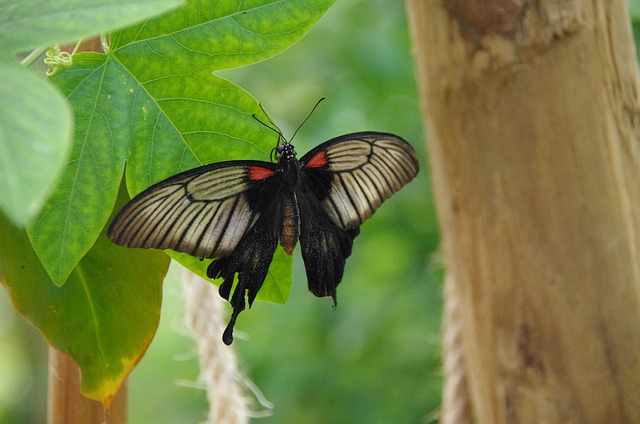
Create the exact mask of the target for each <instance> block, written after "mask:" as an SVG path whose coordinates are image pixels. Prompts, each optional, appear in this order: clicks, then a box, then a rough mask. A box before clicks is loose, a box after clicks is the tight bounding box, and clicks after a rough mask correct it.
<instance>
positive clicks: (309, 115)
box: [290, 97, 326, 141]
mask: <svg viewBox="0 0 640 424" xmlns="http://www.w3.org/2000/svg"><path fill="white" fill-rule="evenodd" d="M324 99H326V97H322V98H321V99H320V100H318V101H317V102H316V105H315V106H314V107H313V109H311V112H309V114H308V115H307V117H306V118H304V121H302V123H301V124H300V125H299V126H298V128H297V129H296V130H295V131H294V132H293V135H292V136H291V139H290V141H293V139H294V137H295V136H296V134H298V131H300V128H302V126H303V125H304V124H305V122H307V120H309V118H311V115H313V112H315V110H316V109H317V107H318V105H319V104H320V103H322V101H323V100H324Z"/></svg>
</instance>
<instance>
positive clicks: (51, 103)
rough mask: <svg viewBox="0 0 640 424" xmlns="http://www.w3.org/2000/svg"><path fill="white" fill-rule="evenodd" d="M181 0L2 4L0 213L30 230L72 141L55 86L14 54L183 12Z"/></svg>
mask: <svg viewBox="0 0 640 424" xmlns="http://www.w3.org/2000/svg"><path fill="white" fill-rule="evenodd" d="M177 4H178V1H177V0H146V1H144V0H143V1H141V2H136V3H135V4H130V2H128V1H126V0H117V1H113V2H110V3H109V4H107V5H105V4H104V2H100V1H96V0H93V1H84V0H65V1H56V2H50V1H42V0H23V1H20V2H15V1H3V2H0V75H2V84H0V99H2V103H1V104H0V105H1V106H2V108H1V109H0V110H1V111H2V113H0V187H2V188H3V196H1V197H0V211H2V212H3V213H4V214H6V215H7V216H8V217H9V219H10V220H11V221H13V223H14V224H16V225H20V226H22V225H24V224H25V223H27V222H28V221H29V219H30V218H32V217H33V216H34V215H35V214H36V213H37V212H38V210H39V209H40V207H41V206H42V204H43V202H44V200H45V198H46V197H47V195H48V194H49V193H50V191H51V189H52V188H53V186H54V183H55V181H56V178H55V177H56V176H57V175H59V174H60V172H61V170H62V167H63V165H64V161H65V159H66V156H67V152H68V150H69V143H70V141H71V126H72V117H71V110H70V108H69V106H68V105H67V103H66V102H65V101H64V99H63V98H62V97H61V95H60V93H58V92H57V91H56V90H55V89H54V88H53V87H52V86H51V85H49V84H47V83H46V82H45V81H44V80H43V79H42V78H39V77H37V76H36V75H35V74H33V73H32V72H30V71H28V70H26V69H25V68H24V67H21V66H19V65H18V64H17V63H16V61H15V59H14V57H13V55H14V54H15V53H17V52H22V51H25V50H28V49H33V48H37V47H42V46H46V45H52V44H54V43H63V42H69V41H72V40H77V39H79V38H81V37H85V36H88V35H91V34H95V33H97V32H101V31H106V30H108V29H110V28H114V27H118V26H122V25H125V24H129V23H132V22H135V21H139V20H140V19H142V18H145V17H148V16H151V15H155V14H158V13H160V12H162V11H164V10H166V9H168V8H170V7H175V6H176V5H177Z"/></svg>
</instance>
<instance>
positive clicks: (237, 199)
mask: <svg viewBox="0 0 640 424" xmlns="http://www.w3.org/2000/svg"><path fill="white" fill-rule="evenodd" d="M275 168H276V165H275V164H272V163H270V162H260V161H229V162H219V163H214V164H211V165H205V166H202V167H199V168H195V169H192V170H190V171H186V172H183V173H181V174H178V175H176V176H173V177H171V178H168V179H166V180H164V181H161V182H159V183H157V184H155V185H153V186H151V187H149V188H148V189H146V190H145V191H143V192H142V193H140V194H138V195H137V196H136V197H135V198H134V199H132V200H131V202H129V203H128V204H127V205H126V206H125V207H124V208H123V209H122V210H121V211H120V213H118V215H117V216H116V218H115V219H114V221H113V222H112V223H111V226H110V227H109V232H108V234H109V238H111V240H112V241H114V242H115V243H117V244H120V245H123V246H128V247H142V248H154V249H172V250H176V251H178V252H183V253H187V254H189V255H193V256H196V257H200V258H214V257H225V256H228V255H230V254H231V253H232V252H233V250H234V249H235V248H236V246H237V245H238V243H239V242H240V240H241V239H242V237H243V236H244V234H245V233H246V232H247V231H248V230H249V229H250V228H251V227H252V226H253V225H254V223H255V222H256V220H257V219H258V218H259V217H260V214H261V211H260V209H259V208H258V207H256V205H255V204H252V203H255V202H256V200H255V198H256V195H255V193H256V192H259V191H260V190H261V188H263V186H264V185H265V184H270V183H271V181H270V180H271V178H269V177H270V176H271V175H273V174H274V171H275Z"/></svg>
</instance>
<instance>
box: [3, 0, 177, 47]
mask: <svg viewBox="0 0 640 424" xmlns="http://www.w3.org/2000/svg"><path fill="white" fill-rule="evenodd" d="M181 3H182V2H181V1H180V0H138V1H136V2H131V1H129V0H112V1H109V2H105V1H104V0H56V1H48V0H19V1H10V0H5V1H4V2H2V3H0V53H2V52H5V51H8V50H10V51H11V52H17V51H21V50H26V49H31V48H35V47H42V46H50V45H53V44H58V43H64V42H70V41H74V40H78V39H80V38H83V37H87V36H89V35H94V34H99V33H101V32H104V31H107V30H109V29H112V28H116V27H121V26H124V25H127V24H131V23H133V22H136V21H139V20H141V19H144V18H147V17H149V16H153V15H157V14H159V13H162V12H163V11H165V10H168V9H170V8H172V7H176V6H178V5H179V4H181Z"/></svg>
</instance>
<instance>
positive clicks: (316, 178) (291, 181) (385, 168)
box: [108, 132, 418, 344]
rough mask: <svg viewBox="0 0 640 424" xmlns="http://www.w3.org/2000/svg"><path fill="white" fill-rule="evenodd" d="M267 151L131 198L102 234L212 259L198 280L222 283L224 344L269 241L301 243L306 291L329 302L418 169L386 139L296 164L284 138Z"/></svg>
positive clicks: (263, 266)
mask: <svg viewBox="0 0 640 424" xmlns="http://www.w3.org/2000/svg"><path fill="white" fill-rule="evenodd" d="M276 153H277V154H276V157H277V163H271V162H260V161H229V162H219V163H214V164H210V165H205V166H202V167H199V168H195V169H193V170H190V171H186V172H183V173H181V174H178V175H176V176H173V177H170V178H168V179H166V180H164V181H161V182H159V183H157V184H156V185H153V186H151V187H149V188H148V189H147V190H145V191H143V192H142V193H140V194H139V195H137V196H136V197H135V198H134V199H132V200H131V202H129V203H128V204H127V205H126V206H125V207H124V208H123V209H122V210H121V211H120V213H119V214H118V216H116V218H115V219H114V221H113V222H112V224H111V226H110V228H109V233H108V234H109V237H110V238H111V239H112V240H113V241H114V242H115V243H118V244H121V245H124V246H128V247H142V248H157V249H173V250H177V251H180V252H184V253H188V254H190V255H193V256H197V257H201V258H214V261H213V262H211V264H210V265H209V267H208V269H207V275H208V276H209V277H210V278H213V279H216V278H222V279H223V282H222V284H221V285H220V290H219V292H220V295H221V296H222V297H223V298H225V299H227V300H229V301H230V303H231V305H232V306H233V313H232V316H231V320H230V322H229V325H228V326H227V329H226V330H225V332H224V334H223V341H224V342H225V343H226V344H230V343H231V342H232V340H233V335H232V333H233V326H234V324H235V321H236V318H237V316H238V314H239V313H240V312H241V311H242V310H243V309H244V308H245V296H246V301H248V302H249V305H251V304H252V303H253V301H254V299H255V297H256V295H257V293H258V291H259V289H260V287H261V286H262V283H263V282H264V280H265V278H266V276H267V272H268V269H269V266H270V264H271V261H272V259H273V254H274V252H275V250H276V248H277V245H278V243H280V245H281V246H282V247H283V249H284V251H285V252H286V253H288V254H292V253H293V251H294V249H295V246H296V245H297V244H298V242H299V243H300V247H301V251H302V257H303V260H304V263H305V268H306V273H307V281H308V284H309V290H310V291H311V292H312V293H313V294H314V295H316V296H319V297H324V296H330V297H332V298H333V300H334V303H335V302H336V287H337V286H338V284H339V283H340V282H341V280H342V276H343V273H344V265H345V261H346V259H347V257H349V256H350V255H351V250H352V246H353V240H354V239H355V238H356V236H357V235H358V234H359V231H360V229H359V227H360V225H361V224H362V223H363V222H364V221H365V220H366V219H368V218H369V217H370V216H371V215H372V214H373V213H374V212H375V210H376V209H377V208H378V207H379V206H380V205H381V204H382V202H383V201H384V200H386V199H387V198H388V197H390V196H391V195H392V194H393V193H394V192H396V191H397V190H399V189H400V188H401V187H402V186H404V185H405V184H406V183H407V182H409V181H410V180H411V179H413V178H414V177H415V175H416V174H417V172H418V161H417V158H416V156H415V152H414V151H413V149H412V148H411V146H410V145H409V144H408V143H407V142H406V141H404V140H403V139H401V138H400V137H397V136H395V135H392V134H386V133H377V132H362V133H354V134H347V135H344V136H341V137H337V138H334V139H332V140H329V141H327V142H325V143H322V144H320V145H319V146H317V147H316V148H314V149H312V150H311V151H310V152H308V153H307V154H305V155H304V156H303V157H302V158H301V159H300V160H298V159H297V157H296V152H295V149H294V146H293V145H292V144H291V143H289V142H286V141H285V142H284V143H282V144H280V145H278V146H277V148H276ZM236 275H237V276H238V283H237V286H236V288H235V290H234V291H233V294H232V293H231V289H232V287H233V283H234V276H236Z"/></svg>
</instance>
